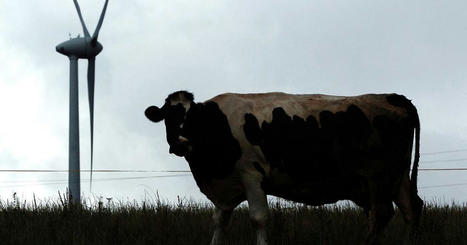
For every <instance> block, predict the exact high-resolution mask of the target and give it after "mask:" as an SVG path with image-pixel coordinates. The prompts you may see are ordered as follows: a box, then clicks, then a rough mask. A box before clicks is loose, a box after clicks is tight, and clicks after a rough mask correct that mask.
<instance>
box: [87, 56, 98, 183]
mask: <svg viewBox="0 0 467 245" xmlns="http://www.w3.org/2000/svg"><path fill="white" fill-rule="evenodd" d="M95 66H96V59H95V58H90V59H88V98H89V115H90V119H91V179H90V184H89V190H90V191H91V190H92V170H93V152H94V69H95Z"/></svg>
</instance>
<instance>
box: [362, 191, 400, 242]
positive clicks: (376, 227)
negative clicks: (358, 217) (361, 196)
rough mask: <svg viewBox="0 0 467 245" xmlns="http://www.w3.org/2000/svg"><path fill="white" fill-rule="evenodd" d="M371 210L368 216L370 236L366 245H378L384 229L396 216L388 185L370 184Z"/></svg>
mask: <svg viewBox="0 0 467 245" xmlns="http://www.w3.org/2000/svg"><path fill="white" fill-rule="evenodd" d="M369 187H370V210H369V216H368V221H369V222H368V236H367V240H366V244H378V243H379V242H380V241H379V240H380V238H381V235H382V233H383V231H384V228H385V227H386V226H387V224H388V223H389V221H390V220H391V218H392V217H393V216H394V207H393V206H392V198H391V192H390V191H389V190H390V188H388V185H384V184H382V183H380V184H379V186H378V184H376V183H371V184H369Z"/></svg>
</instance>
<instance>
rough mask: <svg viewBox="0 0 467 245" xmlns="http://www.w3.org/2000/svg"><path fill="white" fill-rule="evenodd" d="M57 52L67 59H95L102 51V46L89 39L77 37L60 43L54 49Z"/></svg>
mask: <svg viewBox="0 0 467 245" xmlns="http://www.w3.org/2000/svg"><path fill="white" fill-rule="evenodd" d="M55 49H56V50H57V52H59V53H61V54H63V55H66V56H68V57H71V56H75V57H77V58H80V59H89V58H92V57H96V56H97V55H98V54H99V53H100V52H101V51H102V49H103V47H102V44H100V43H99V42H98V41H97V40H95V39H92V38H90V37H77V38H73V39H70V40H68V41H65V42H63V43H60V44H59V45H57V47H56V48H55Z"/></svg>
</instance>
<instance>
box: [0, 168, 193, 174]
mask: <svg viewBox="0 0 467 245" xmlns="http://www.w3.org/2000/svg"><path fill="white" fill-rule="evenodd" d="M68 172H78V170H63V169H0V173H68ZM79 172H84V173H88V172H91V170H89V169H84V170H79ZM93 172H95V173H191V171H190V170H124V169H97V170H93Z"/></svg>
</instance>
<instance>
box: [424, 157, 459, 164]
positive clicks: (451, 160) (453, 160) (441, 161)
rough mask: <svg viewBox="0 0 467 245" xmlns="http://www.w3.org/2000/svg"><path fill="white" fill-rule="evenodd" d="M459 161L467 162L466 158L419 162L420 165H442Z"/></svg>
mask: <svg viewBox="0 0 467 245" xmlns="http://www.w3.org/2000/svg"><path fill="white" fill-rule="evenodd" d="M460 161H467V158H457V159H442V160H428V161H420V162H421V163H443V162H460Z"/></svg>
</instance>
